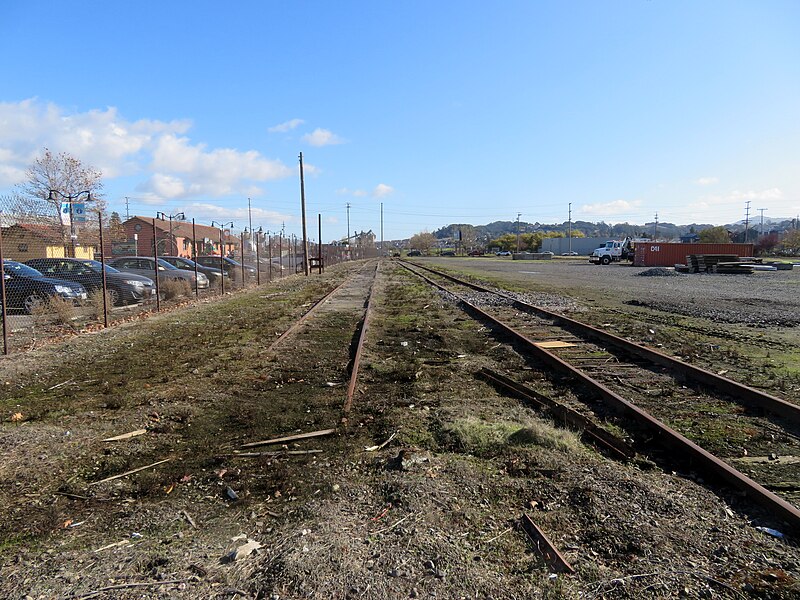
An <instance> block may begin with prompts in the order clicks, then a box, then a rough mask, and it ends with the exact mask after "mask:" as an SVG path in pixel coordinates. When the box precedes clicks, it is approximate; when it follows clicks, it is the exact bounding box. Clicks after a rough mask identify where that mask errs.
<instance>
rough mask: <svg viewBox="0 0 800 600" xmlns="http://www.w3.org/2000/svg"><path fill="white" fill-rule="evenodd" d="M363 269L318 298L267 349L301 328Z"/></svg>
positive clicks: (270, 348)
mask: <svg viewBox="0 0 800 600" xmlns="http://www.w3.org/2000/svg"><path fill="white" fill-rule="evenodd" d="M363 270H364V267H361V268H360V269H359V270H358V271H356V272H355V273H354V274H353V275H351V276H350V277H347V278H346V279H345V280H344V281H342V283H340V284H339V285H337V286H336V287H335V288H333V289H332V290H331V291H330V292H328V293H327V294H325V295H324V296H323V297H322V298H320V299H319V300H318V301H317V302H316V303H315V304H314V306H312V307H311V308H309V309H308V311H306V312H305V313H304V314H303V315H302V316H301V317H300V318H299V319H298V320H297V321H295V322H294V323H293V324H292V325H291V326H290V327H289V328H288V329H287V330H286V331H284V332H283V333H282V334H281V335H280V337H278V339H276V340H275V341H274V342H272V343H271V344H270V345H269V347H268V348H267V351H269V350H272V349H273V348H275V346H277V345H278V344H279V343H281V342H282V341H283V340H284V339H286V338H287V337H289V336H290V335H291V334H292V333H294V332H295V331H297V330H298V329H299V328H300V327H301V326H302V325H303V323H305V322H306V321H307V320H308V319H309V318H310V317H311V316H313V315H314V313H315V312H317V310H318V309H319V308H320V307H321V306H322V305H323V304H325V302H326V301H327V300H328V299H329V298H330V297H331V296H333V295H334V294H335V293H336V292H338V291H339V290H340V289H341V288H342V287H344V285H345V284H346V283H348V282H350V281H351V280H352V279H353V278H354V277H355V276H356V275H359V274H360V273H361V271H363Z"/></svg>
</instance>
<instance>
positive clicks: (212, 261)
mask: <svg viewBox="0 0 800 600" xmlns="http://www.w3.org/2000/svg"><path fill="white" fill-rule="evenodd" d="M197 264H198V265H203V266H204V267H212V268H215V269H219V264H220V258H219V256H213V255H212V256H198V257H197ZM222 268H223V269H224V271H225V273H227V274H228V276H230V277H237V276H241V274H242V263H240V262H239V261H237V260H234V259H232V258H228V257H227V256H223V257H222ZM244 272H245V274H246V276H247V277H255V276H256V268H255V267H251V266H250V265H245V266H244Z"/></svg>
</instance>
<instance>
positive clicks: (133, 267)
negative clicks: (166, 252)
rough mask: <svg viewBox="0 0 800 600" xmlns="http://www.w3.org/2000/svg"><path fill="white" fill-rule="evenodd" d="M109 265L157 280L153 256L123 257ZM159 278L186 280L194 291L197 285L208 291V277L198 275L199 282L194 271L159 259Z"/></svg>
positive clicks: (125, 271) (110, 262)
mask: <svg viewBox="0 0 800 600" xmlns="http://www.w3.org/2000/svg"><path fill="white" fill-rule="evenodd" d="M107 264H108V265H110V266H112V267H114V268H115V269H117V270H118V271H122V272H124V273H135V274H136V275H143V276H144V277H149V278H150V279H155V278H156V267H155V260H154V259H153V257H152V256H123V257H121V258H115V259H114V260H111V261H109V262H108V263H107ZM158 277H160V278H162V279H163V278H165V277H166V278H167V279H185V280H186V281H188V282H189V285H190V286H191V288H192V289H194V287H195V285H196V286H197V287H198V288H199V289H201V290H205V289H208V277H206V276H205V275H203V274H202V273H198V274H197V281H195V276H194V271H186V270H184V269H178V268H177V267H173V266H172V265H171V264H169V263H168V262H167V261H165V260H162V259H160V258H159V259H158Z"/></svg>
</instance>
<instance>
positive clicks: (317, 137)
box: [302, 128, 344, 146]
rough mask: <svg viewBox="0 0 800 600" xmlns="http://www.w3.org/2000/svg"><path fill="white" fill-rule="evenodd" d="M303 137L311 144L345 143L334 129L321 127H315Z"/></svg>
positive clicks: (330, 144)
mask: <svg viewBox="0 0 800 600" xmlns="http://www.w3.org/2000/svg"><path fill="white" fill-rule="evenodd" d="M302 139H303V141H304V142H306V143H307V144H310V145H311V146H333V145H335V144H343V143H344V140H343V139H341V138H340V137H339V136H337V135H336V134H335V133H333V132H332V131H329V130H327V129H320V128H317V129H315V130H314V131H312V132H311V133H307V134H306V135H304V136H303V138H302Z"/></svg>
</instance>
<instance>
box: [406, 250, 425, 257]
mask: <svg viewBox="0 0 800 600" xmlns="http://www.w3.org/2000/svg"><path fill="white" fill-rule="evenodd" d="M406 256H422V252H420V251H419V250H409V251H408V254H406Z"/></svg>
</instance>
